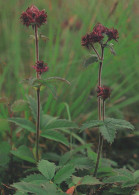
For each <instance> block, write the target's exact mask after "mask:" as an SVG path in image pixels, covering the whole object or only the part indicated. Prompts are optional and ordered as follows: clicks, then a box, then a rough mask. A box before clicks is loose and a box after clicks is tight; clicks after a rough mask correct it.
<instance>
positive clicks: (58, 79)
mask: <svg viewBox="0 0 139 195" xmlns="http://www.w3.org/2000/svg"><path fill="white" fill-rule="evenodd" d="M44 81H46V82H48V81H49V82H52V81H62V82H65V83H66V84H68V85H70V82H69V81H68V80H66V79H65V78H61V77H49V78H47V79H45V80H44Z"/></svg>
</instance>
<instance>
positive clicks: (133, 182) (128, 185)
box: [122, 180, 139, 188]
mask: <svg viewBox="0 0 139 195" xmlns="http://www.w3.org/2000/svg"><path fill="white" fill-rule="evenodd" d="M138 184H139V182H137V181H134V180H129V181H126V182H125V183H123V184H122V188H127V187H133V186H136V185H138Z"/></svg>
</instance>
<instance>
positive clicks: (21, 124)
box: [8, 118, 36, 133]
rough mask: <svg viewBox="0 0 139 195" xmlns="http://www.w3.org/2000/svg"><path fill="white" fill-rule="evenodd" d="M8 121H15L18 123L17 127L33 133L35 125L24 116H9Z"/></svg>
mask: <svg viewBox="0 0 139 195" xmlns="http://www.w3.org/2000/svg"><path fill="white" fill-rule="evenodd" d="M8 121H10V122H12V123H15V124H16V125H18V126H19V127H22V128H23V129H26V130H28V131H30V132H33V133H35V129H36V127H35V125H34V124H33V123H32V122H31V121H29V120H27V119H24V118H9V119H8Z"/></svg>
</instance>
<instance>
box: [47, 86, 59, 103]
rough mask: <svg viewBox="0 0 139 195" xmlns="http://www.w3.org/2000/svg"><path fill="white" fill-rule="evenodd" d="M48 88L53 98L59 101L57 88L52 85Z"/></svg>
mask: <svg viewBox="0 0 139 195" xmlns="http://www.w3.org/2000/svg"><path fill="white" fill-rule="evenodd" d="M46 87H47V88H48V90H49V91H50V92H51V93H52V95H53V97H54V98H55V99H57V93H56V87H55V86H54V85H52V84H50V83H48V84H47V86H46Z"/></svg>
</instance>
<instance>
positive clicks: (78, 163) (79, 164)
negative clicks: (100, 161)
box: [69, 155, 94, 170]
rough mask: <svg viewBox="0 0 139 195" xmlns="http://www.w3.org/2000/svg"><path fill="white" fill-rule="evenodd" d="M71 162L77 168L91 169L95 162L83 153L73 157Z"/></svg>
mask: <svg viewBox="0 0 139 195" xmlns="http://www.w3.org/2000/svg"><path fill="white" fill-rule="evenodd" d="M69 164H72V165H74V167H75V168H76V169H81V170H83V169H91V168H93V166H94V162H93V161H92V160H91V159H89V158H87V157H83V156H81V155H80V156H78V155H76V156H74V157H72V159H71V160H70V161H69Z"/></svg>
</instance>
